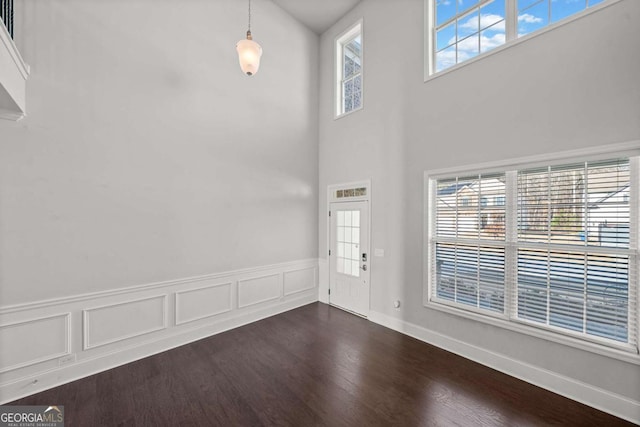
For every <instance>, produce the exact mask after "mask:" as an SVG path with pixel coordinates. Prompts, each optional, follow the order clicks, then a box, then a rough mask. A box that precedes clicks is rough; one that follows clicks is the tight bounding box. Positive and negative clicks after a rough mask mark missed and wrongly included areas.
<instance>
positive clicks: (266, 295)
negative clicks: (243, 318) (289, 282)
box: [238, 274, 282, 308]
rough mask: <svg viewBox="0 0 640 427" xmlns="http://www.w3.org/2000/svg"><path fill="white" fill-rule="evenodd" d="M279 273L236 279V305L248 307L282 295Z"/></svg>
mask: <svg viewBox="0 0 640 427" xmlns="http://www.w3.org/2000/svg"><path fill="white" fill-rule="evenodd" d="M280 277H281V276H280V274H270V275H268V276H261V277H254V278H251V279H244V280H239V281H238V307H239V308H243V307H249V306H251V305H256V304H260V303H262V302H267V301H272V300H276V299H278V298H280V296H281V295H282V281H281V279H280Z"/></svg>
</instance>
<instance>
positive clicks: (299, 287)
mask: <svg viewBox="0 0 640 427" xmlns="http://www.w3.org/2000/svg"><path fill="white" fill-rule="evenodd" d="M317 277H318V268H317V267H315V266H314V267H307V268H301V269H297V270H289V271H285V272H284V276H283V280H284V295H285V296H289V295H293V294H297V293H298V292H304V291H308V290H309V289H313V288H315V287H317V286H318V279H317Z"/></svg>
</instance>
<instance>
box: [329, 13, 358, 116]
mask: <svg viewBox="0 0 640 427" xmlns="http://www.w3.org/2000/svg"><path fill="white" fill-rule="evenodd" d="M357 34H360V43H361V46H362V50H361V52H360V53H361V55H360V61H361V64H360V79H361V81H362V86H361V94H360V107H358V108H354V109H352V110H350V111H347V112H342V71H343V70H342V68H343V65H344V64H343V63H342V59H343V57H342V55H343V53H342V52H343V45H344V44H345V42H346V41H347V40H349V39H352V38H354V37H355V36H356V35H357ZM333 50H334V64H333V76H334V80H333V96H334V102H333V119H334V120H337V119H341V118H343V117H346V116H348V115H350V114H352V113H355V112H356V111H360V110H362V109H363V107H364V18H360V19H358V20H357V21H356V22H355V23H353V24H352V25H350V26H349V27H348V28H347V29H346V30H344V31H343V32H342V33H340V34H338V35H337V36H336V37H335V38H334V41H333Z"/></svg>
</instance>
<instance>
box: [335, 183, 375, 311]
mask: <svg viewBox="0 0 640 427" xmlns="http://www.w3.org/2000/svg"><path fill="white" fill-rule="evenodd" d="M352 188H365V189H366V190H365V195H364V196H353V197H342V198H339V197H337V193H338V190H348V189H352ZM371 200H372V197H371V179H363V180H361V181H352V182H345V183H341V184H331V185H328V186H327V209H326V212H325V216H324V217H325V220H326V221H327V222H326V224H327V227H326V228H327V233H326V238H327V240H326V242H327V247H326V252H325V254H326V255H327V269H326V272H327V289H328V290H329V292H331V260H330V259H329V251H330V250H331V217H329V212H330V211H331V204H332V203H340V202H362V201H366V202H368V204H369V206H368V209H367V230H366V232H367V233H368V234H369V242H368V245H367V246H368V247H367V248H366V250H367V253H368V254H369V261H368V267H369V298H368V299H369V303H368V304H367V305H368V309H367V312H366V313H364V317H365V318H367V317H368V316H369V312H370V311H371V283H372V281H371V278H372V276H373V274H372V272H373V256H372V253H371V247H372V244H371V210H372V201H371ZM327 301H328V302H329V305H331V293H329V295H327ZM334 307H336V306H334ZM349 313H352V312H349ZM353 314H356V315H358V316H359V315H360V314H358V313H353Z"/></svg>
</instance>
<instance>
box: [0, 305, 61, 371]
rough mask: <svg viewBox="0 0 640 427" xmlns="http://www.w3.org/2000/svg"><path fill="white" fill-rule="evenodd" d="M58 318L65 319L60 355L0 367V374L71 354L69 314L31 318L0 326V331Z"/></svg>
mask: <svg viewBox="0 0 640 427" xmlns="http://www.w3.org/2000/svg"><path fill="white" fill-rule="evenodd" d="M58 317H64V318H65V328H64V329H65V330H64V340H65V341H64V347H65V351H63V352H61V353H54V354H50V355H47V356H42V357H38V358H36V359H33V360H27V361H24V362H22V363H17V364H15V365H11V366H5V367H0V373H4V372H9V371H13V370H16V369H20V368H26V367H28V366H33V365H36V364H38V363H42V362H47V361H49V360H54V359H58V358H60V357H64V356H67V355H69V354H71V337H70V336H71V313H62V314H55V315H53V316H42V317H36V318H33V319H29V320H21V321H18V322H12V323H7V324H5V325H0V329H2V328H11V327H13V326H18V325H25V324H29V323H35V322H40V321H42V320H48V319H55V318H58ZM2 345H7V343H2Z"/></svg>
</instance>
